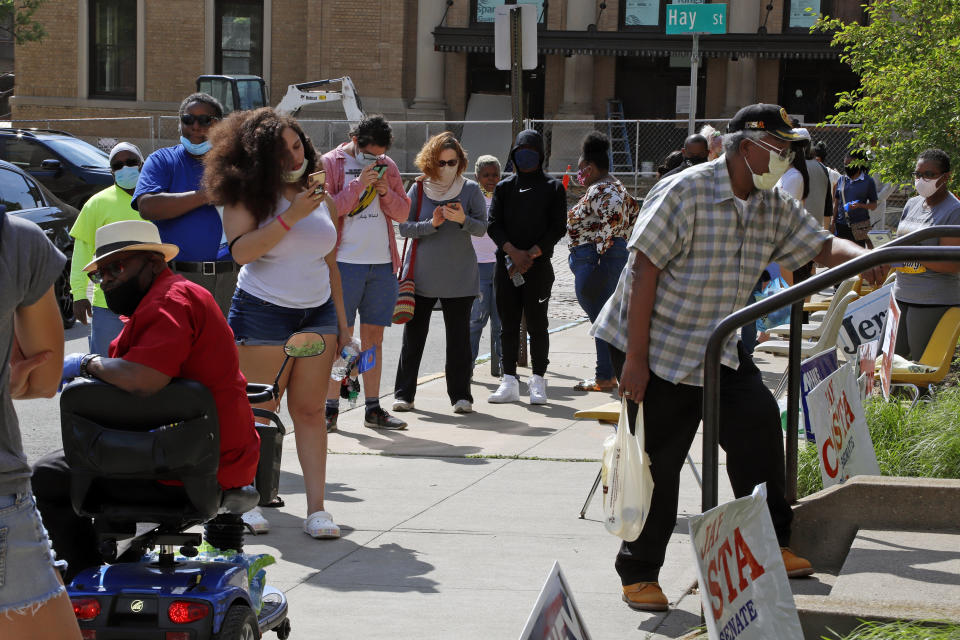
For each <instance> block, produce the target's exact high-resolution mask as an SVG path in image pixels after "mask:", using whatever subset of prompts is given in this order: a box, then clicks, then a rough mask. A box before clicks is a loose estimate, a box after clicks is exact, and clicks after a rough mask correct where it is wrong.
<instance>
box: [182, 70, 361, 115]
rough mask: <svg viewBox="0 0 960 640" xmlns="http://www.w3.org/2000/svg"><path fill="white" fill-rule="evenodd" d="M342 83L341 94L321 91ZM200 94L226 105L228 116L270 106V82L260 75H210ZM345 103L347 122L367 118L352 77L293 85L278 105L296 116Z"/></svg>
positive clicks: (203, 79) (202, 82)
mask: <svg viewBox="0 0 960 640" xmlns="http://www.w3.org/2000/svg"><path fill="white" fill-rule="evenodd" d="M336 83H340V90H339V91H329V90H326V89H320V88H321V87H327V85H332V84H336ZM197 91H202V92H203V93H209V94H210V95H212V96H213V97H214V98H216V99H217V100H219V101H220V104H222V105H223V111H224V115H227V114H228V113H230V112H231V111H237V110H247V109H257V108H259V107H264V106H266V105H267V88H266V83H265V82H264V81H263V78H261V77H260V76H249V75H237V76H227V75H208V76H200V77H199V78H197ZM338 100H339V101H341V102H343V110H344V112H345V113H346V116H347V120H349V121H350V122H359V121H361V120H363V119H364V118H365V117H366V114H364V112H363V107H362V106H361V105H360V96H359V95H357V90H356V87H354V86H353V81H352V80H350V77H349V76H344V77H342V78H331V79H328V80H314V81H312V82H301V83H300V84H291V85H289V86H288V87H287V93H286V95H284V96H283V98H282V99H281V100H280V102H279V104H277V106H276V110H277V111H278V112H280V113H284V114H289V115H296V114H297V112H298V111H299V110H300V109H301V108H302V107H304V106H307V105H311V104H321V103H323V102H336V101H338Z"/></svg>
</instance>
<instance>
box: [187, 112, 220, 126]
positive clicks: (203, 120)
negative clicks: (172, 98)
mask: <svg viewBox="0 0 960 640" xmlns="http://www.w3.org/2000/svg"><path fill="white" fill-rule="evenodd" d="M219 119H220V118H218V117H217V116H208V115H200V116H195V115H193V114H192V113H185V114H183V115H182V116H180V122H182V123H183V124H185V125H187V126H188V127H189V126H190V125H192V124H193V123H194V122H196V123H197V124H199V125H200V126H201V127H209V126H210V125H211V124H213V123H214V122H216V121H217V120H219Z"/></svg>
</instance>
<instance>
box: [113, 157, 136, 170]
mask: <svg viewBox="0 0 960 640" xmlns="http://www.w3.org/2000/svg"><path fill="white" fill-rule="evenodd" d="M139 166H140V159H139V158H127V159H126V160H114V161H113V162H111V163H110V168H111V169H113V170H114V171H120V169H123V168H124V167H139Z"/></svg>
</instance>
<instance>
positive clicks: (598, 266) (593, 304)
mask: <svg viewBox="0 0 960 640" xmlns="http://www.w3.org/2000/svg"><path fill="white" fill-rule="evenodd" d="M567 261H568V263H569V264H570V270H571V271H572V272H573V279H574V290H575V291H576V293H577V301H578V302H579V303H580V306H581V307H582V308H583V310H584V311H585V312H586V313H587V317H588V318H590V322H594V321H596V319H597V316H598V315H600V310H601V309H603V305H605V304H606V303H607V300H609V299H610V296H612V295H613V292H614V290H615V289H616V288H617V281H618V280H619V279H620V274H621V273H622V272H623V268H624V267H625V266H626V264H627V241H626V240H624V239H623V238H616V239H615V240H614V241H613V246H612V247H610V248H609V249H607V250H606V251H605V252H603V253H602V254H601V253H597V248H596V246H595V245H592V244H581V245H577V246H575V247H570V257H569V258H568V259H567ZM594 340H595V341H596V345H597V368H596V376H595V377H596V379H597V380H609V379H611V378H613V377H614V372H613V363H612V362H611V361H610V346H609V345H608V344H607V343H606V342H604V341H603V340H600V339H599V338H594Z"/></svg>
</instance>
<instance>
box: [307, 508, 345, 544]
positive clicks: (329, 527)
mask: <svg viewBox="0 0 960 640" xmlns="http://www.w3.org/2000/svg"><path fill="white" fill-rule="evenodd" d="M303 532H304V533H305V534H307V535H308V536H310V537H311V538H317V539H321V540H328V539H332V538H339V537H340V527H338V526H337V525H336V523H335V522H334V521H333V517H332V516H331V515H330V514H329V513H327V512H326V511H314V512H313V513H311V514H310V515H309V516H307V519H306V520H304V521H303Z"/></svg>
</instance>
